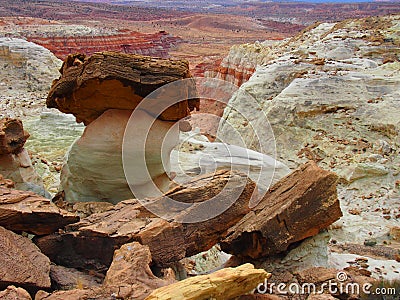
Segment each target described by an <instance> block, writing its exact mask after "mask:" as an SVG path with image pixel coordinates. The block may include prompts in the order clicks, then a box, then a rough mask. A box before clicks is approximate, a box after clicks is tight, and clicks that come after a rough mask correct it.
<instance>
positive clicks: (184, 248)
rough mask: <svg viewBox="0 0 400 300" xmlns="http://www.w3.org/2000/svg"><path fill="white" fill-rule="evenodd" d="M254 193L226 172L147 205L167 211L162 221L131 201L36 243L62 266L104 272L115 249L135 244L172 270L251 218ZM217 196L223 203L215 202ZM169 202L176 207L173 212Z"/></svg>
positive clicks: (239, 176) (198, 180)
mask: <svg viewBox="0 0 400 300" xmlns="http://www.w3.org/2000/svg"><path fill="white" fill-rule="evenodd" d="M254 191H255V183H254V182H253V181H251V180H250V179H249V178H248V177H247V176H246V175H244V174H241V173H238V172H235V171H226V170H222V171H218V172H216V173H215V174H210V175H203V176H200V177H196V178H194V179H193V180H192V181H191V182H189V183H187V184H185V185H183V186H178V187H176V188H174V189H172V190H171V191H169V192H168V193H167V194H166V195H164V196H163V197H160V198H156V199H153V200H151V201H149V203H148V204H147V205H146V207H147V208H148V209H151V211H153V212H156V213H157V214H162V213H163V211H164V210H165V208H168V212H166V213H165V214H164V218H159V217H157V216H156V215H155V214H154V213H152V212H150V211H148V210H147V209H146V208H144V207H143V206H142V204H141V203H139V202H138V201H137V200H127V201H122V202H120V203H119V204H117V205H116V206H115V207H113V208H111V209H109V210H108V211H105V212H103V213H98V214H93V215H91V216H89V217H87V218H84V219H82V220H81V221H80V222H79V223H76V224H71V225H69V226H67V228H66V232H65V233H61V234H59V233H57V234H53V235H49V236H45V237H39V238H37V239H36V240H35V242H36V244H37V245H38V247H39V248H40V249H41V250H42V252H43V253H45V254H46V255H48V256H49V257H50V259H51V260H52V261H54V262H56V263H58V264H60V265H64V266H68V267H74V268H86V269H97V270H100V271H101V270H105V269H107V267H108V266H109V265H110V263H111V260H112V257H113V253H114V250H115V249H117V248H119V247H120V246H121V245H123V244H125V243H128V242H132V241H137V242H139V243H141V244H142V245H147V246H148V247H149V249H150V251H151V255H152V259H153V262H154V263H155V264H156V265H158V266H161V267H168V266H169V265H170V264H171V263H174V262H176V261H179V260H180V259H182V258H184V257H188V256H191V255H194V254H197V253H200V252H202V251H206V250H208V249H210V248H211V247H212V246H214V245H215V244H216V243H218V242H219V241H220V239H221V238H222V237H223V236H225V234H226V231H227V230H228V228H230V227H231V226H233V225H234V224H236V223H237V222H238V221H239V220H240V219H242V217H243V216H244V215H246V213H248V212H249V199H250V198H251V196H252V194H253V192H254ZM216 195H220V196H219V198H215V199H213V197H214V196H216ZM235 195H236V196H237V197H235ZM167 197H169V198H170V199H174V200H175V201H176V202H175V203H174V204H173V206H172V205H171V202H170V201H169V200H168V198H167ZM236 198H237V199H236ZM224 206H226V207H227V209H226V210H225V211H220V213H219V214H218V215H217V216H215V217H214V216H212V217H210V218H209V219H207V220H204V221H201V222H196V223H191V220H193V218H195V217H196V216H199V215H200V216H203V215H205V216H207V213H209V212H213V211H215V210H216V209H219V208H221V207H224ZM171 209H172V210H173V211H174V212H175V213H173V211H171Z"/></svg>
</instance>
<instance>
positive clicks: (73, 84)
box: [46, 52, 199, 125]
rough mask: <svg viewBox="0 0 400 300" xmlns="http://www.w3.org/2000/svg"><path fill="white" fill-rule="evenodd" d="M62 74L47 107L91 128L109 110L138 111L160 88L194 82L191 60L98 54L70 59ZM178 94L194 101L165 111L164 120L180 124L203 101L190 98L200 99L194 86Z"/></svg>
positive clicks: (67, 59) (52, 90) (53, 88)
mask: <svg viewBox="0 0 400 300" xmlns="http://www.w3.org/2000/svg"><path fill="white" fill-rule="evenodd" d="M60 72H61V77H60V78H59V79H57V80H55V81H54V82H53V85H52V87H51V90H50V92H49V95H48V97H47V101H46V103H47V107H49V108H57V109H59V110H60V111H62V112H64V113H71V114H73V115H74V116H75V117H76V120H77V122H84V124H85V125H88V124H89V123H91V122H92V121H93V120H95V119H96V118H97V117H99V116H100V115H101V114H102V113H103V112H105V111H106V110H108V109H126V110H133V109H135V108H136V106H137V105H138V104H139V103H140V102H141V100H142V99H143V98H144V97H146V96H148V95H149V94H150V93H152V92H153V91H155V90H157V89H158V88H159V87H161V86H163V85H165V84H168V83H171V82H174V81H177V80H180V79H185V78H190V77H191V75H190V72H189V63H188V62H187V61H185V60H169V59H161V58H152V57H147V56H141V55H134V54H122V53H113V52H102V53H95V54H93V55H92V56H91V57H86V56H85V55H83V54H75V55H69V56H68V57H67V58H66V60H65V61H64V63H63V66H62V68H61V70H60ZM174 92H177V95H179V96H181V98H182V100H184V99H189V100H184V101H182V102H179V103H176V104H174V105H173V106H171V107H169V108H168V109H166V110H164V111H163V113H162V114H161V115H160V117H159V118H160V119H162V120H165V121H177V120H179V119H182V118H184V117H186V116H188V115H189V112H190V111H191V110H193V109H194V108H198V106H199V100H198V99H190V98H194V97H196V88H195V83H194V81H190V82H187V85H185V86H182V87H181V89H180V90H179V91H174ZM177 95H175V96H177ZM165 96H166V95H160V97H159V98H158V97H156V96H155V97H154V99H152V101H154V102H158V101H159V100H160V99H161V98H165ZM161 100H162V99H161ZM164 100H165V99H164ZM155 104H157V103H155ZM150 109H151V108H150ZM150 112H151V111H150Z"/></svg>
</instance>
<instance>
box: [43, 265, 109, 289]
mask: <svg viewBox="0 0 400 300" xmlns="http://www.w3.org/2000/svg"><path fill="white" fill-rule="evenodd" d="M50 279H51V286H52V288H54V289H57V290H73V289H92V288H96V287H100V286H101V283H102V281H103V278H99V277H96V276H92V275H91V274H87V273H85V272H82V271H79V270H76V269H72V268H66V267H63V266H57V265H53V264H52V265H51V266H50Z"/></svg>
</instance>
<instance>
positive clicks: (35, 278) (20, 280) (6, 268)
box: [0, 226, 51, 291]
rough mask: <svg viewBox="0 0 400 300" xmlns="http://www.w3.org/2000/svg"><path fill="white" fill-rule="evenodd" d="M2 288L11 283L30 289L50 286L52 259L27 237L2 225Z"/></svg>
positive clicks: (0, 232) (0, 243)
mask: <svg viewBox="0 0 400 300" xmlns="http://www.w3.org/2000/svg"><path fill="white" fill-rule="evenodd" d="M0 265H1V268H0V289H4V288H6V287H7V286H9V285H16V286H20V287H23V288H24V289H26V290H28V291H37V290H38V289H40V288H42V289H47V288H50V285H51V283H50V276H49V273H50V260H49V259H48V258H47V257H46V256H45V255H43V254H42V253H40V251H39V249H38V247H36V246H35V244H33V243H32V241H31V240H30V239H28V238H26V237H23V236H21V235H18V234H15V233H13V232H11V231H9V230H7V229H5V228H3V227H1V226H0Z"/></svg>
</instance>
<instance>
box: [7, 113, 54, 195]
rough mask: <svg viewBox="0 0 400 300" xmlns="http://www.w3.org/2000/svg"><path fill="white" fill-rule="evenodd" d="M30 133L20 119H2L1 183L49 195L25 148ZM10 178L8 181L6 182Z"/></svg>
mask: <svg viewBox="0 0 400 300" xmlns="http://www.w3.org/2000/svg"><path fill="white" fill-rule="evenodd" d="M28 138H29V133H28V132H26V131H25V130H24V127H23V125H22V122H21V121H20V120H18V119H12V118H3V119H0V174H1V175H2V177H1V179H0V184H1V185H3V184H4V183H6V184H5V185H6V186H9V187H16V188H17V189H20V190H31V191H34V192H36V193H39V194H41V195H43V196H44V195H47V194H46V191H45V189H44V187H43V180H42V179H41V178H40V176H39V175H38V174H37V173H36V171H35V169H34V168H33V166H32V162H31V159H30V156H29V153H28V151H27V150H26V149H25V148H24V145H25V142H26V140H27V139H28ZM4 178H6V179H8V180H9V181H8V183H7V182H4V181H3V180H4ZM12 183H13V184H12Z"/></svg>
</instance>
